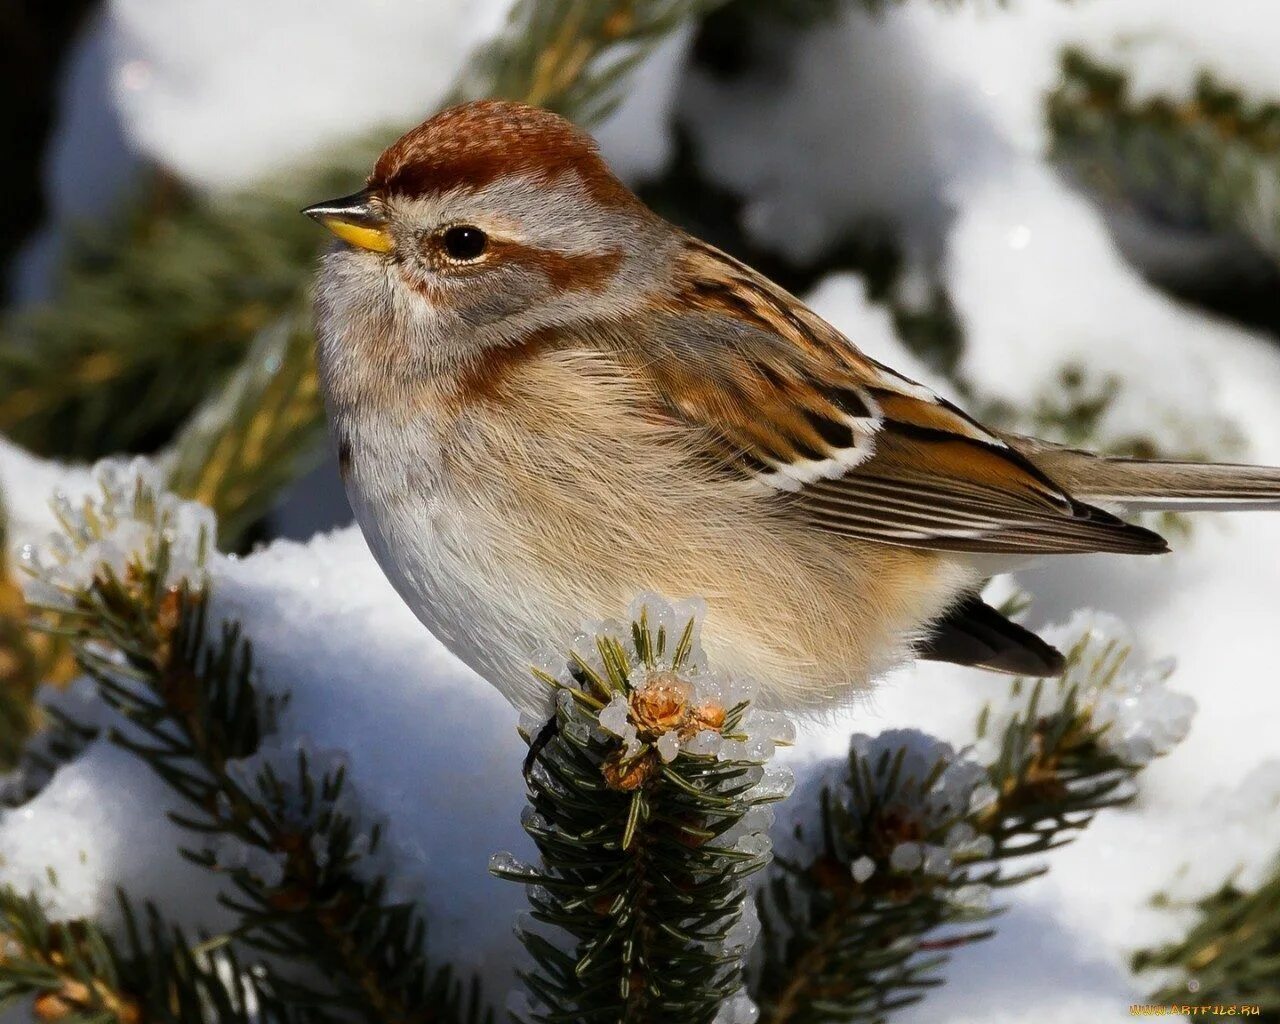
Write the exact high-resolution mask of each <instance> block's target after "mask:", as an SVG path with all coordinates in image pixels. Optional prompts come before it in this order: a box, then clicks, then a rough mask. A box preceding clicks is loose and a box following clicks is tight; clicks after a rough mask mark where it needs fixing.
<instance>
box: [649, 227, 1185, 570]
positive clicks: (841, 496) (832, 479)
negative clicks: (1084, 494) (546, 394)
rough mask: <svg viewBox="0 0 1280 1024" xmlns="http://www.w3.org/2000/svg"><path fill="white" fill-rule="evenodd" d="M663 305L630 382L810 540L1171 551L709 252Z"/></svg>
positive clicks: (695, 247) (689, 263)
mask: <svg viewBox="0 0 1280 1024" xmlns="http://www.w3.org/2000/svg"><path fill="white" fill-rule="evenodd" d="M663 301H664V302H665V303H669V307H668V308H666V309H665V310H664V312H662V313H660V314H659V315H658V316H657V317H656V318H654V319H653V321H652V322H651V328H650V329H647V330H646V333H645V339H644V344H643V346H634V348H636V349H637V350H638V349H643V351H635V352H632V354H631V356H632V359H633V360H634V365H633V369H634V370H635V372H637V373H640V374H642V375H644V376H646V377H648V378H649V379H650V382H651V384H652V391H653V393H655V394H656V395H658V396H659V398H660V401H661V402H662V404H664V405H665V407H666V408H665V413H666V414H667V415H669V416H671V417H674V418H677V419H679V420H681V421H683V422H684V423H686V424H687V425H689V426H690V427H693V428H696V429H697V430H699V431H701V432H702V433H703V434H704V435H705V436H707V437H708V438H710V439H711V442H710V443H712V444H713V445H714V446H715V449H716V452H717V454H718V456H719V457H720V458H721V459H722V461H723V464H724V465H725V466H726V467H727V468H728V469H729V470H730V471H732V472H734V473H736V474H737V475H739V476H740V477H741V478H743V480H744V481H745V482H746V483H747V484H748V486H750V487H752V488H757V489H759V490H761V491H764V492H776V493H777V494H779V496H780V501H781V502H782V503H783V504H785V506H786V507H787V509H788V510H789V512H790V513H791V514H794V515H798V516H802V517H804V518H805V519H806V520H807V521H808V522H810V523H811V524H812V525H814V526H815V527H818V528H821V529H825V530H830V531H833V532H835V533H840V534H844V535H847V536H851V537H858V538H863V539H866V540H871V541H879V542H881V543H886V544H897V545H906V546H911V547H921V548H931V549H939V550H952V551H974V552H1002V553H1053V552H1089V551H1110V552H1129V553H1154V552H1160V551H1164V550H1166V546H1165V543H1164V541H1163V539H1162V538H1160V537H1159V536H1158V535H1156V534H1154V533H1151V532H1150V531H1148V530H1144V529H1141V528H1139V527H1136V526H1131V525H1129V524H1127V523H1125V522H1123V521H1122V520H1120V519H1117V518H1116V517H1114V516H1112V515H1110V514H1109V513H1107V512H1105V511H1103V510H1102V509H1099V508H1095V507H1093V506H1090V505H1088V504H1086V503H1084V502H1081V501H1077V500H1075V499H1074V498H1072V497H1071V495H1069V494H1068V493H1067V492H1066V491H1065V490H1064V489H1063V488H1061V487H1060V486H1058V485H1057V484H1056V483H1055V482H1054V481H1053V480H1052V479H1051V478H1050V477H1049V476H1048V475H1046V474H1045V473H1044V472H1042V471H1041V470H1039V469H1037V468H1036V466H1035V465H1034V464H1033V463H1032V462H1031V461H1030V460H1029V459H1028V458H1027V457H1026V456H1024V455H1023V454H1021V453H1020V452H1019V451H1018V450H1017V449H1015V448H1013V447H1012V446H1010V445H1009V444H1008V443H1006V442H1005V441H1004V440H1003V439H1001V438H1000V437H999V436H997V435H996V434H994V433H993V432H991V431H989V430H987V429H986V428H984V427H983V426H982V425H981V424H979V423H977V422H976V421H975V420H973V419H972V418H970V417H969V416H967V415H965V414H964V413H963V412H962V411H960V410H959V409H958V408H956V407H955V406H954V405H952V404H950V403H949V402H946V401H944V400H943V399H941V398H939V397H938V396H937V395H935V394H934V393H933V392H932V391H930V390H929V389H927V388H925V387H922V386H921V385H919V384H917V383H915V382H913V381H911V380H908V379H907V378H905V377H903V376H901V375H899V374H897V373H895V372H894V371H892V370H890V369H889V368H888V367H885V366H882V365H881V364H879V363H877V362H875V361H874V360H872V359H869V358H867V357H866V356H864V355H863V354H862V353H861V352H859V351H858V350H857V349H856V348H855V347H854V346H853V344H852V343H851V342H850V341H849V340H848V339H847V338H845V337H844V336H843V335H842V334H840V332H838V331H837V330H835V328H833V327H831V326H830V325H829V324H827V323H826V322H825V321H824V320H822V319H821V318H820V317H819V316H817V314H815V313H813V312H812V311H811V310H809V309H808V308H807V307H805V306H804V305H803V304H802V303H801V302H800V301H799V300H798V299H796V298H794V297H793V296H791V295H790V294H788V293H787V292H785V291H783V290H782V289H780V288H778V287H777V286H775V285H773V284H772V283H771V282H769V281H768V280H767V279H765V278H764V277H762V276H761V275H759V274H757V273H756V272H755V271H753V270H751V269H750V268H749V267H746V266H745V265H743V264H741V263H739V262H738V261H736V260H734V259H732V258H731V257H729V256H727V255H725V254H724V253H722V252H720V251H719V250H717V249H715V248H713V247H711V246H708V245H705V244H703V243H701V242H697V241H695V240H692V239H690V240H689V241H688V242H687V244H686V247H685V249H684V251H683V255H682V257H681V259H680V262H679V271H678V274H677V277H676V280H675V284H674V286H673V289H672V291H671V292H670V293H669V294H668V295H667V296H665V297H664V299H663Z"/></svg>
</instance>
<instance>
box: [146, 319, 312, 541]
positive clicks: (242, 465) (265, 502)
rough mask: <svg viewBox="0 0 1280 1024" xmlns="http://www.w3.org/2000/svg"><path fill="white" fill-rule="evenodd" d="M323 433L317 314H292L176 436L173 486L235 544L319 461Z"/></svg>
mask: <svg viewBox="0 0 1280 1024" xmlns="http://www.w3.org/2000/svg"><path fill="white" fill-rule="evenodd" d="M323 429H324V425H323V411H322V408H321V401H320V388H319V382H318V380H317V378H316V366H315V356H314V352H313V339H312V335H311V328H310V315H309V314H308V313H306V312H304V311H301V310H299V311H297V312H294V313H287V314H285V315H283V316H282V317H280V318H279V319H277V320H276V321H275V322H273V323H272V324H270V325H269V326H268V327H266V328H264V329H263V330H262V331H260V332H259V334H258V337H257V338H256V339H255V341H254V342H253V344H252V345H251V346H250V348H249V351H248V352H247V353H246V354H245V357H244V359H243V361H242V362H241V364H240V366H239V367H238V368H237V369H236V371H235V372H234V373H233V374H232V375H231V377H230V378H229V379H228V381H227V382H226V384H225V385H224V386H223V387H222V388H221V389H220V390H218V391H216V392H215V393H213V394H211V395H209V396H208V397H207V398H206V399H205V400H204V401H203V402H202V403H201V405H200V406H199V408H197V410H196V411H195V413H194V414H193V415H192V416H191V418H190V419H189V420H188V421H187V423H186V425H185V426H184V427H183V428H182V430H181V432H180V433H179V434H178V436H177V437H176V438H175V440H174V442H173V444H172V446H171V448H170V449H169V461H168V466H169V470H170V473H169V486H170V487H171V488H172V489H173V491H174V493H176V494H179V495H182V496H183V497H186V498H190V499H192V500H194V501H198V502H200V503H201V504H202V505H207V506H208V507H209V508H211V509H213V511H214V512H215V514H216V515H217V517H218V523H219V526H220V529H221V532H222V536H221V542H222V544H223V545H224V546H230V545H234V543H235V542H236V540H237V539H238V538H239V537H241V536H242V535H243V533H244V531H245V530H247V529H248V527H249V526H251V525H252V524H253V523H254V522H255V521H256V520H257V519H258V517H259V516H261V515H262V513H264V512H265V511H266V510H267V508H268V507H269V504H270V502H271V500H272V498H273V497H274V496H275V495H276V493H277V492H278V491H279V490H280V489H281V488H283V487H284V486H285V485H286V484H288V483H289V482H291V481H292V480H293V479H295V478H296V477H298V476H300V475H301V474H302V473H303V472H305V471H306V470H307V469H308V468H310V466H311V465H312V464H313V463H314V462H315V461H317V460H318V459H319V454H320V442H321V437H322V434H323Z"/></svg>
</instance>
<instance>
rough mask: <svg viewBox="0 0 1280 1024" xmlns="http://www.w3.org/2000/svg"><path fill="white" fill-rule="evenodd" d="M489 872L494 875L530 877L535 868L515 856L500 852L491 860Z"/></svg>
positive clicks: (503, 851) (504, 851)
mask: <svg viewBox="0 0 1280 1024" xmlns="http://www.w3.org/2000/svg"><path fill="white" fill-rule="evenodd" d="M489 872H490V873H491V874H494V875H530V874H532V873H533V868H531V867H530V866H529V865H528V864H526V863H525V862H524V861H522V860H520V859H519V858H518V857H516V855H515V854H513V853H510V852H508V851H506V850H500V851H499V852H497V853H495V854H494V855H493V856H491V857H490V858H489Z"/></svg>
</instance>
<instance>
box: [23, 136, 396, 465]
mask: <svg viewBox="0 0 1280 1024" xmlns="http://www.w3.org/2000/svg"><path fill="white" fill-rule="evenodd" d="M374 153H376V146H375V145H373V144H369V143H365V144H358V145H353V146H349V147H341V148H339V149H337V150H336V151H335V152H334V153H333V154H331V156H330V158H329V166H328V167H326V168H324V169H308V168H298V169H296V170H295V171H294V172H293V173H292V174H291V175H290V176H289V178H288V180H287V182H275V181H272V182H268V183H264V184H263V185H262V186H259V187H257V188H255V189H252V190H249V191H246V192H244V193H240V194H236V195H229V196H228V195H204V194H197V193H194V192H190V191H187V190H185V189H184V188H182V187H181V186H180V185H178V184H176V183H174V182H172V181H171V180H169V179H167V178H164V177H163V176H156V177H155V178H153V179H152V181H150V182H148V183H145V184H144V185H143V186H142V189H143V192H142V198H141V199H140V200H139V201H138V202H137V203H136V204H135V205H134V206H133V208H132V209H131V211H130V212H129V213H128V214H127V215H126V218H125V220H124V222H122V223H115V224H110V225H107V226H104V227H101V228H99V229H96V230H94V231H84V232H82V233H80V234H79V235H78V236H77V237H76V238H75V239H73V240H72V242H71V243H70V245H69V246H68V257H67V259H66V263H65V266H64V267H63V269H62V272H61V279H60V281H59V282H58V285H57V289H56V293H57V297H56V299H54V300H52V301H50V302H49V303H47V304H43V305H37V306H34V307H30V308H27V309H23V310H20V311H16V312H11V313H9V314H7V315H6V317H5V318H4V320H3V322H2V323H0V432H2V433H4V434H6V435H7V436H9V437H11V438H13V439H14V440H15V441H17V442H19V443H20V444H22V445H24V446H25V447H27V448H29V449H31V450H32V451H35V452H38V453H40V454H43V455H52V456H59V457H63V458H81V459H92V458H95V457H98V456H101V455H106V454H110V453H112V452H117V451H152V450H155V449H156V448H157V447H159V446H160V445H162V444H163V443H164V442H165V441H166V440H167V439H168V438H169V437H170V435H171V434H172V433H173V431H174V429H175V428H176V427H177V426H178V424H180V423H181V422H182V420H183V419H184V418H185V417H186V416H187V415H188V414H189V413H190V411H191V410H192V409H193V408H194V407H195V406H196V404H197V403H198V402H199V401H200V400H201V399H202V397H203V396H204V395H205V393H206V392H207V391H208V390H209V388H210V387H211V385H216V383H217V382H218V381H219V380H220V379H221V378H222V377H223V376H225V374H226V373H227V372H228V371H230V370H231V369H232V368H233V367H235V366H236V364H237V363H238V361H239V360H240V359H241V357H242V356H243V354H244V352H245V351H246V349H247V348H248V346H249V345H250V343H251V342H252V339H253V338H254V337H255V336H256V335H257V333H258V332H259V331H260V330H262V329H263V328H264V327H265V326H267V325H269V324H270V323H272V322H273V321H274V320H276V319H277V318H278V317H279V316H280V314H281V312H282V311H283V310H286V309H288V308H289V307H290V306H291V305H292V304H293V303H295V302H296V301H297V299H298V296H299V295H300V294H302V292H303V291H304V290H305V287H306V284H307V281H308V280H309V278H310V275H311V272H312V268H313V267H314V262H315V256H316V250H317V246H318V239H317V237H316V234H315V226H314V225H312V224H310V223H309V222H308V221H307V220H306V219H305V218H303V217H299V216H298V208H299V207H300V206H301V205H303V204H304V202H306V201H308V200H309V199H314V197H315V196H317V195H332V194H336V193H338V192H341V191H342V190H343V189H347V190H349V189H350V184H351V182H352V181H354V180H358V178H359V176H360V175H361V174H362V173H363V171H364V169H365V168H367V166H368V163H369V162H370V161H371V160H372V157H373V154H374Z"/></svg>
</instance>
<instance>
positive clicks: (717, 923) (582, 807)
mask: <svg viewBox="0 0 1280 1024" xmlns="http://www.w3.org/2000/svg"><path fill="white" fill-rule="evenodd" d="M693 634H694V622H693V620H692V619H690V620H684V621H680V620H678V619H677V618H676V617H675V616H667V617H666V621H665V623H664V624H661V625H658V624H656V623H655V622H654V619H653V618H651V616H650V609H649V608H647V607H646V608H644V609H642V610H640V611H639V612H638V614H637V615H636V616H635V617H634V619H633V623H632V626H631V628H630V630H629V631H628V632H627V634H626V635H614V634H611V633H609V632H605V633H602V634H601V635H600V636H598V637H597V638H596V640H595V646H596V651H595V652H591V651H587V652H585V653H584V652H582V651H579V652H578V653H577V654H576V655H575V656H574V658H573V659H572V660H571V664H572V665H573V668H572V669H571V670H570V671H569V673H568V674H567V675H566V676H565V677H564V678H563V679H561V680H549V681H551V682H552V684H553V685H555V686H557V687H558V688H559V699H558V701H557V705H556V712H555V717H554V720H553V721H554V736H553V738H551V739H550V741H549V742H547V743H546V744H545V745H540V744H537V745H535V747H534V751H533V766H532V771H531V772H530V773H528V776H527V778H528V786H529V800H530V813H529V814H527V815H526V816H525V818H524V826H525V830H526V831H527V832H528V833H529V835H530V836H531V837H532V838H533V840H534V842H535V844H536V845H537V847H538V851H539V853H540V855H541V865H540V866H538V867H532V866H527V865H521V864H519V863H517V862H515V861H514V859H513V858H511V856H510V855H508V854H500V855H497V856H495V858H494V861H493V864H492V866H491V870H493V871H494V873H495V874H498V875H500V876H501V877H504V878H508V879H511V880H513V881H518V882H521V883H523V884H525V885H527V886H529V887H530V890H529V902H530V905H531V906H532V908H533V918H534V920H535V921H537V922H539V923H541V924H543V925H547V926H550V928H552V929H554V930H555V931H554V932H552V934H550V935H548V934H546V933H544V932H542V931H534V930H526V931H524V932H522V934H521V938H522V940H523V941H524V944H525V947H526V949H527V950H528V951H529V953H530V955H531V957H532V959H533V961H534V968H533V970H532V971H528V972H526V973H525V974H524V979H525V982H526V984H527V986H528V989H529V993H530V995H531V997H532V1006H531V1008H530V1018H531V1019H532V1020H535V1021H541V1022H548V1024H549V1022H552V1021H570V1020H572V1021H584V1022H586V1021H602V1022H603V1021H609V1022H613V1021H617V1022H629V1024H644V1022H654V1024H656V1022H659V1021H667V1020H679V1021H688V1022H690V1024H697V1022H703V1024H708V1022H710V1021H711V1020H712V1019H713V1018H715V1017H716V1015H717V1013H718V1012H720V1010H721V1007H722V1005H723V1004H725V1003H726V1001H729V1000H731V999H733V998H735V997H736V996H737V995H738V992H739V989H740V986H741V968H742V958H743V956H744V955H745V947H746V946H748V945H749V941H750V919H749V918H747V919H745V920H744V918H743V913H744V909H745V908H746V906H747V904H748V900H747V890H746V885H745V878H746V877H747V876H748V875H749V874H751V873H752V872H755V871H757V870H759V869H760V868H762V867H763V866H764V865H765V864H766V863H767V862H768V857H769V843H768V839H767V837H766V836H765V835H764V833H763V830H764V829H766V828H767V825H768V821H769V820H771V815H768V814H764V815H762V813H761V812H762V810H763V808H764V805H765V804H766V803H768V802H771V801H773V800H777V799H780V798H781V797H782V796H784V795H785V793H786V791H787V789H788V788H789V776H788V777H787V778H782V777H781V776H769V775H766V774H765V772H764V770H763V769H762V768H761V767H760V763H759V762H760V761H761V760H762V759H763V757H765V756H767V754H768V752H769V751H770V750H771V749H772V745H771V744H769V743H768V742H767V741H765V740H762V739H755V740H753V739H751V738H750V736H749V734H751V733H753V732H757V731H758V730H759V729H760V728H762V727H765V728H767V726H768V725H770V724H777V723H773V722H771V721H769V720H765V719H761V718H759V717H758V716H753V715H752V714H751V713H750V712H749V711H748V705H747V703H746V702H745V701H739V700H736V699H734V698H733V697H731V696H728V695H727V693H726V691H725V690H724V689H722V688H720V687H719V686H718V685H715V684H711V685H709V684H708V678H709V677H708V675H707V673H706V671H705V670H700V669H699V667H698V666H699V664H700V662H701V655H700V653H699V652H698V648H697V645H696V641H695V640H694V638H693ZM744 743H745V744H746V745H745V746H744ZM753 744H759V746H756V745H753Z"/></svg>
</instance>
